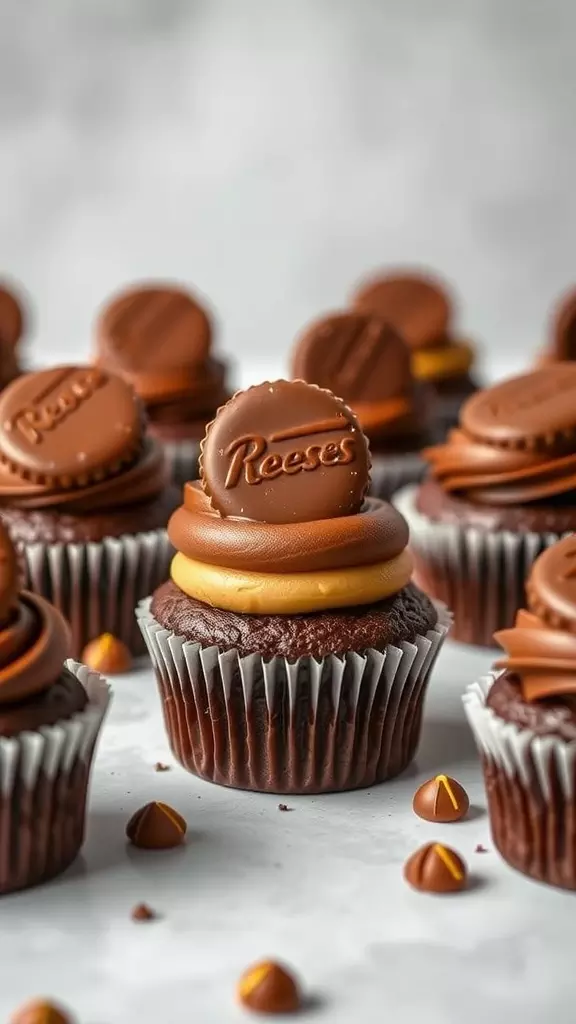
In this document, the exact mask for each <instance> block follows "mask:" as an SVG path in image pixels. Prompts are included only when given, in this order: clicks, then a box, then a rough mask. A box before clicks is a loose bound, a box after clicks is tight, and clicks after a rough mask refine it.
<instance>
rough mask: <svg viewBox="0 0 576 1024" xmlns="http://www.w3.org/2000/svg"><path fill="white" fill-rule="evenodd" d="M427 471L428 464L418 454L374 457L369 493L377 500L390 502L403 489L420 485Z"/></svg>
mask: <svg viewBox="0 0 576 1024" xmlns="http://www.w3.org/2000/svg"><path fill="white" fill-rule="evenodd" d="M426 469H427V466H426V463H425V462H424V459H423V458H422V456H421V455H420V454H419V453H418V452H408V453H407V454H406V455H373V456H372V469H371V472H370V477H371V483H370V492H369V493H370V494H371V495H373V497H375V498H382V499H383V500H384V501H388V500H389V499H390V498H391V497H392V495H393V494H395V493H396V491H398V490H400V489H401V488H402V487H406V486H407V485H408V484H417V483H419V481H420V480H421V479H422V477H423V476H424V474H425V472H426Z"/></svg>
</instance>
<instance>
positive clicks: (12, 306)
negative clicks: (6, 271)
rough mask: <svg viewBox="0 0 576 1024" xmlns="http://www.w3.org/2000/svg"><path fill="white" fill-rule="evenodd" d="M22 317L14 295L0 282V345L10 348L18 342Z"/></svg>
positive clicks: (22, 321) (20, 308)
mask: <svg viewBox="0 0 576 1024" xmlns="http://www.w3.org/2000/svg"><path fill="white" fill-rule="evenodd" d="M23 324H24V317H23V313H22V307H21V305H20V303H19V301H18V299H17V298H16V296H15V295H14V294H13V293H12V292H11V291H10V290H9V289H8V288H7V287H6V285H3V284H0V345H8V346H9V347H10V348H14V346H15V345H16V344H17V343H18V341H19V339H20V336H21V334H22V329H23Z"/></svg>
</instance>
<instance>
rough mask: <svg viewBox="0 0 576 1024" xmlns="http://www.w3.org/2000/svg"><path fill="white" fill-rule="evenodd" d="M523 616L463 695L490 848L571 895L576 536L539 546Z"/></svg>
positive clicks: (575, 852)
mask: <svg viewBox="0 0 576 1024" xmlns="http://www.w3.org/2000/svg"><path fill="white" fill-rule="evenodd" d="M526 591H527V598H528V607H529V610H524V609H523V610H521V611H519V612H518V615H517V617H516V623H515V625H514V626H513V627H511V628H510V629H505V630H502V631H500V632H499V633H497V634H496V640H497V641H498V643H499V644H500V645H501V646H502V647H503V648H504V650H505V656H504V657H503V658H501V659H500V661H498V662H497V663H496V665H497V667H498V668H500V669H501V670H502V671H501V672H500V673H494V674H492V675H491V676H488V677H486V678H484V679H481V680H479V681H478V682H477V683H474V684H473V685H472V686H470V687H469V688H468V689H467V691H466V694H465V697H464V706H465V709H466V713H467V716H468V719H469V722H470V725H471V727H472V730H473V732H474V736H475V738H476V742H477V745H478V749H479V751H480V756H481V759H482V767H483V769H484V781H485V785H486V795H487V798H488V813H489V815H490V827H491V830H492V836H493V839H494V843H495V844H496V846H497V848H498V850H499V851H500V853H501V854H502V856H503V857H504V859H505V860H507V861H508V863H509V864H511V865H512V867H515V868H517V869H518V871H521V872H522V873H523V874H525V875H529V876H530V877H531V878H535V879H537V880H538V881H539V882H548V883H549V884H550V885H558V886H563V887H564V888H567V889H576V789H575V779H576V537H575V536H573V535H572V536H569V537H566V538H564V539H563V540H561V541H559V542H558V543H557V544H555V545H554V546H552V547H550V548H548V549H547V550H546V551H545V552H544V553H543V554H542V555H540V557H539V558H538V559H537V560H536V562H535V563H534V565H533V567H532V570H531V573H530V577H529V580H528V583H527V587H526Z"/></svg>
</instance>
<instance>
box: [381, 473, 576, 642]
mask: <svg viewBox="0 0 576 1024" xmlns="http://www.w3.org/2000/svg"><path fill="white" fill-rule="evenodd" d="M416 494H417V488H416V487H407V488H405V489H404V490H401V491H399V492H398V493H397V494H395V495H394V499H393V504H394V505H395V507H396V508H397V509H398V511H399V512H401V513H402V515H403V516H404V518H405V519H406V521H407V523H408V526H409V528H410V550H411V552H412V554H413V556H414V563H415V573H414V579H415V581H416V583H418V584H419V586H421V587H422V589H423V590H425V591H426V593H428V594H431V595H432V597H435V598H437V599H438V600H440V601H443V602H444V603H445V604H447V605H448V607H449V608H450V609H451V610H452V613H453V615H454V626H453V628H452V631H451V634H450V635H451V637H452V639H453V640H460V641H461V642H462V643H470V644H480V645H482V646H485V647H493V646H494V639H493V637H494V633H495V632H496V631H497V630H499V629H506V628H508V627H510V626H513V625H514V620H515V617H516V612H517V611H518V609H519V608H522V607H524V606H525V592H524V588H525V582H526V578H527V576H528V574H529V572H530V569H531V567H532V565H533V563H534V561H535V560H536V558H538V555H540V554H541V553H542V551H544V550H545V548H548V547H550V546H551V545H552V544H556V543H557V541H559V540H560V539H561V537H562V536H564V535H563V534H557V533H531V532H526V533H512V532H511V531H509V530H497V531H488V530H481V529H478V528H477V527H471V526H458V525H457V524H455V523H439V522H435V521H434V520H432V519H428V518H427V517H426V516H423V515H422V514H421V513H420V512H419V511H418V509H417V508H416V502H415V498H416Z"/></svg>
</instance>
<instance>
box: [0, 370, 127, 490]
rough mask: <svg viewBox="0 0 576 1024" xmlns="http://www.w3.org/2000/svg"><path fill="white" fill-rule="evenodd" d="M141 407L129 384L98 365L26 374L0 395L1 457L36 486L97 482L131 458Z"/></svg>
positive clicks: (6, 463) (9, 466)
mask: <svg viewBox="0 0 576 1024" xmlns="http://www.w3.org/2000/svg"><path fill="white" fill-rule="evenodd" d="M142 428H143V420H142V408H141V404H140V401H139V399H138V398H137V397H136V395H135V394H134V392H133V390H132V388H131V387H130V385H129V384H127V383H126V382H125V381H123V380H122V378H121V377H116V376H115V375H113V374H111V373H108V372H107V371H105V370H101V369H96V367H82V366H59V367H55V368H54V369H50V370H41V371H39V372H38V373H27V374H25V375H24V376H23V377H19V378H18V379H17V380H15V381H13V383H12V384H10V386H9V387H7V388H6V389H5V390H4V391H3V392H2V394H1V395H0V460H1V461H2V463H3V464H4V465H5V466H7V467H8V469H9V470H10V471H11V472H13V473H17V474H18V475H20V476H21V477H23V478H24V479H25V480H30V481H32V482H33V483H54V484H61V485H62V486H64V487H70V486H73V485H74V484H84V483H87V482H89V481H93V480H100V479H102V478H103V477H105V476H107V475H111V474H113V473H114V472H116V471H117V470H118V469H119V467H120V466H121V465H122V464H123V463H124V462H127V461H129V460H130V459H132V458H133V456H134V455H135V453H136V451H137V450H138V448H139V446H140V444H141V438H142Z"/></svg>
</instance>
